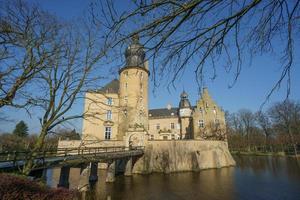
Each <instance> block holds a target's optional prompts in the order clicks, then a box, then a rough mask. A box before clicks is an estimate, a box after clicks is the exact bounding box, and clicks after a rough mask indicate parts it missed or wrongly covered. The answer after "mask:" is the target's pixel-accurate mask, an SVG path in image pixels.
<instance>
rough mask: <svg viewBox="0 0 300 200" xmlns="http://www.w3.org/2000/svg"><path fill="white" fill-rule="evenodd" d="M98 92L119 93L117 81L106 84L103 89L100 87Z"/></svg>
mask: <svg viewBox="0 0 300 200" xmlns="http://www.w3.org/2000/svg"><path fill="white" fill-rule="evenodd" d="M99 91H100V92H104V93H116V94H118V93H119V80H118V79H114V80H112V81H111V82H109V83H108V84H106V85H105V86H104V87H102V88H101V89H100V90H99Z"/></svg>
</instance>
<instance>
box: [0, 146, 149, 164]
mask: <svg viewBox="0 0 300 200" xmlns="http://www.w3.org/2000/svg"><path fill="white" fill-rule="evenodd" d="M143 149H144V147H143V146H136V147H125V146H112V147H79V148H58V149H45V150H43V151H39V152H32V151H10V152H9V151H4V152H0V162H14V163H15V162H17V161H20V160H28V159H29V158H30V157H34V159H45V158H53V157H66V156H70V155H97V154H100V153H116V152H124V151H135V150H143Z"/></svg>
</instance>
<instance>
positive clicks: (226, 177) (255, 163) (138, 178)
mask: <svg viewBox="0 0 300 200" xmlns="http://www.w3.org/2000/svg"><path fill="white" fill-rule="evenodd" d="M235 160H236V162H237V166H236V167H230V168H223V169H212V170H204V171H201V172H197V173H196V172H185V173H173V174H151V175H134V176H132V177H124V176H122V175H121V176H117V178H116V181H115V182H114V183H105V177H106V172H105V170H99V171H98V176H99V181H98V182H97V183H95V184H94V185H91V186H90V190H89V191H87V192H86V194H85V199H105V200H107V199H111V200H118V199H123V200H129V199H130V200H146V199H147V200H156V199H168V200H182V199H189V200H196V199H249V200H250V199H251V200H252V199H297V200H298V199H300V168H299V166H298V165H297V162H296V161H295V159H292V158H286V157H259V156H257V157H255V156H253V157H252V156H239V157H235ZM59 172H60V169H53V170H51V173H49V174H48V175H51V176H48V177H52V178H50V179H49V180H48V184H50V185H52V186H54V187H55V186H56V185H57V183H58V180H59ZM83 178H86V177H81V179H83ZM79 179H80V169H76V168H74V169H71V172H70V188H77V186H78V184H81V183H79V182H82V180H79Z"/></svg>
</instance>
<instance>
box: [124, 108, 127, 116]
mask: <svg viewBox="0 0 300 200" xmlns="http://www.w3.org/2000/svg"><path fill="white" fill-rule="evenodd" d="M123 113H124V115H125V117H127V110H126V109H124V111H123Z"/></svg>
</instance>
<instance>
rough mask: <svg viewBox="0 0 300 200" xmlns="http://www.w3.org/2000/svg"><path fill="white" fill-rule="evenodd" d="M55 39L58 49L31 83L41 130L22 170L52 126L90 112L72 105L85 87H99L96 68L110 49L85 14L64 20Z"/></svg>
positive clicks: (100, 29)
mask: <svg viewBox="0 0 300 200" xmlns="http://www.w3.org/2000/svg"><path fill="white" fill-rule="evenodd" d="M55 40H56V41H57V42H58V43H59V44H60V45H61V46H60V50H59V51H56V52H55V53H54V55H53V56H52V57H51V58H48V59H47V61H46V65H47V66H48V67H47V68H44V69H43V70H40V71H39V72H38V73H37V74H36V77H35V82H34V84H33V85H31V87H32V88H35V93H33V94H32V96H31V98H32V99H31V101H30V109H31V111H32V112H34V111H35V110H38V111H39V112H38V113H42V114H41V116H40V117H39V120H40V125H41V130H40V133H39V135H38V138H37V142H36V143H35V145H34V147H33V148H32V150H31V154H30V158H29V159H28V160H27V163H26V165H25V167H24V168H23V173H24V174H28V173H29V172H30V170H31V169H32V168H33V167H34V165H35V163H34V158H35V157H36V155H37V154H38V152H40V151H42V150H43V149H44V146H45V139H46V137H47V136H48V135H49V134H50V133H52V132H53V130H54V128H56V127H59V126H61V125H64V124H67V123H71V122H72V121H73V120H75V119H82V118H85V117H91V116H90V115H91V113H92V114H94V113H93V112H90V111H89V110H86V111H85V112H83V113H81V112H80V113H78V112H74V111H73V110H72V108H73V106H74V105H75V104H77V103H78V101H79V100H80V99H84V98H85V97H84V96H85V93H86V92H87V91H88V90H95V89H97V88H99V87H100V83H99V80H101V79H103V75H102V74H101V73H100V70H101V67H102V66H103V65H104V63H106V61H103V62H104V63H103V62H102V60H103V58H105V57H106V55H107V54H108V50H109V49H110V46H109V45H108V44H109V42H108V40H107V37H106V29H104V28H103V27H99V26H94V25H93V24H91V23H89V21H88V16H87V17H85V18H82V20H81V21H78V22H76V23H75V22H74V24H65V26H64V27H62V28H61V30H60V35H59V37H57V38H55ZM93 117H95V116H93Z"/></svg>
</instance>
